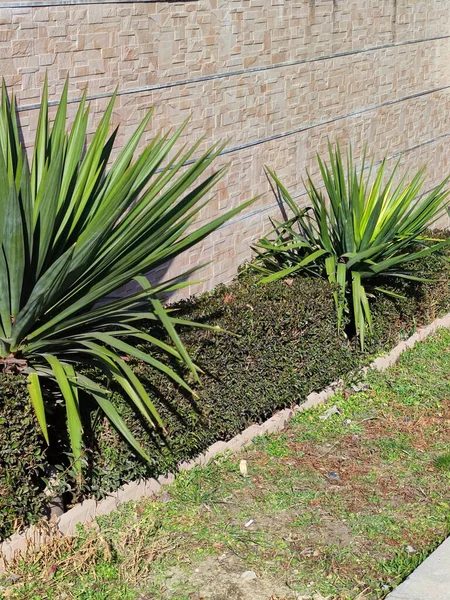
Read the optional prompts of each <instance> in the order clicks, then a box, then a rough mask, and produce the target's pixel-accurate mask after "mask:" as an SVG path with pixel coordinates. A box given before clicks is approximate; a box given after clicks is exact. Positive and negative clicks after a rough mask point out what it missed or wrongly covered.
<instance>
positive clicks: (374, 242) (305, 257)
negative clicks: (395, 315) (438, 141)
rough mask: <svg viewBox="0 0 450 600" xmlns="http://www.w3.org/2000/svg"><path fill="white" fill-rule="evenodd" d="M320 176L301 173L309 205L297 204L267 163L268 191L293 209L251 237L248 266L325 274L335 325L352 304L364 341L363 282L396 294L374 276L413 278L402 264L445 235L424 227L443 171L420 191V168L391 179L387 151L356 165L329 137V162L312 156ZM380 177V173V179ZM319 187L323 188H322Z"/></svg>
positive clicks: (272, 275)
mask: <svg viewBox="0 0 450 600" xmlns="http://www.w3.org/2000/svg"><path fill="white" fill-rule="evenodd" d="M317 160H318V164H319V168H320V173H321V176H322V180H323V184H322V185H321V186H320V187H318V186H316V185H315V184H314V182H313V180H312V178H311V177H310V175H309V173H308V174H307V182H306V189H307V193H308V196H309V199H310V201H311V206H308V207H307V208H300V207H298V206H297V204H296V203H295V202H294V200H293V199H292V197H291V196H290V194H289V192H288V191H287V189H286V188H285V187H284V186H283V184H282V183H281V181H280V180H279V178H278V177H277V176H276V174H275V173H274V172H273V171H271V170H269V169H268V175H269V178H270V179H271V182H272V186H273V189H274V191H275V193H277V194H279V195H280V196H281V198H282V200H284V202H285V203H286V204H287V206H288V207H289V209H290V210H291V212H292V214H293V216H292V217H291V218H289V219H287V220H286V221H285V222H277V221H274V220H272V225H273V227H274V229H273V231H272V232H271V233H270V234H269V235H268V236H266V237H264V238H263V239H261V240H260V241H259V243H258V244H256V245H255V248H254V249H255V251H256V254H257V256H256V260H255V262H254V263H253V264H252V268H253V269H255V270H257V271H259V272H262V273H264V274H265V277H264V278H262V280H261V281H262V282H269V281H273V280H275V279H279V278H282V277H286V276H290V275H293V274H295V273H299V272H301V271H303V272H307V273H309V274H313V275H319V276H323V277H327V278H328V279H329V281H330V282H331V283H332V284H333V287H334V289H335V291H334V297H335V301H336V306H337V319H338V327H339V328H340V327H341V326H342V322H343V315H344V310H345V309H346V307H347V306H348V305H351V306H352V312H353V320H354V325H355V327H356V331H357V333H358V334H359V336H360V341H361V346H362V347H363V346H364V336H365V329H366V324H367V325H368V327H369V330H370V329H371V327H372V318H371V312H370V306H369V300H368V286H372V289H376V290H378V291H380V292H384V293H386V294H391V295H393V296H398V294H395V293H393V292H392V291H390V290H387V289H385V288H383V287H381V286H380V285H379V284H380V280H381V279H386V280H388V279H392V278H393V277H399V278H403V279H411V280H419V281H420V279H419V278H418V277H416V276H415V275H414V274H413V273H411V272H409V271H408V270H406V269H405V268H404V267H405V264H406V263H410V262H411V261H414V260H418V259H420V258H421V257H423V256H425V255H428V254H431V253H433V252H437V251H439V250H440V249H441V248H442V247H443V246H444V245H446V244H448V243H449V242H450V240H445V241H437V240H434V239H432V238H430V237H428V236H427V235H426V231H427V229H429V228H430V227H431V226H432V225H433V224H434V223H435V222H436V221H437V220H438V219H439V218H440V217H441V216H442V215H443V214H444V213H445V210H446V208H447V203H446V202H445V199H446V198H447V196H448V193H449V192H448V191H445V190H444V187H445V185H446V183H447V181H448V180H447V179H446V180H445V181H444V182H442V183H441V184H440V185H439V186H437V187H436V188H435V189H433V191H432V192H431V193H428V194H424V195H423V196H421V195H420V192H421V190H422V187H423V184H424V171H423V170H421V171H419V172H418V173H417V174H416V175H415V176H414V177H413V178H412V179H411V181H409V182H408V183H406V176H404V177H402V178H400V180H399V181H397V182H396V179H397V175H398V167H399V163H397V164H396V166H395V168H394V169H393V171H392V173H391V175H390V176H389V177H388V178H386V177H385V174H386V173H385V172H386V159H385V160H383V161H382V163H381V165H379V167H378V170H375V169H374V162H373V160H372V161H371V163H370V165H369V168H368V169H366V168H365V162H366V155H365V154H364V157H363V161H362V167H361V169H360V170H358V169H357V167H356V164H355V162H354V160H353V157H352V153H351V149H350V150H349V152H348V154H347V161H346V164H345V165H344V161H343V158H342V154H341V151H340V148H339V145H336V146H335V147H334V148H333V147H332V146H331V144H330V145H329V164H326V163H324V162H323V161H322V160H321V158H320V156H318V157H317ZM386 179H387V180H386ZM322 190H323V191H322Z"/></svg>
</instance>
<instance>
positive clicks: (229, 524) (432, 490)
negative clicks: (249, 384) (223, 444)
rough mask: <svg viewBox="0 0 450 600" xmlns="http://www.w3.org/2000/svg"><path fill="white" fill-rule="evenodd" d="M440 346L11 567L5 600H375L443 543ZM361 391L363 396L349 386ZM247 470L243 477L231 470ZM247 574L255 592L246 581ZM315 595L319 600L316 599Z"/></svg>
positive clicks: (446, 358)
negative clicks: (329, 410) (328, 408)
mask: <svg viewBox="0 0 450 600" xmlns="http://www.w3.org/2000/svg"><path fill="white" fill-rule="evenodd" d="M449 373H450V332H448V331H442V332H440V333H439V334H438V335H436V336H434V337H433V338H430V339H429V340H428V341H427V342H425V343H423V344H419V345H418V346H417V347H416V348H415V349H414V350H412V351H410V352H408V353H406V354H404V355H403V357H402V358H401V359H400V361H399V363H398V364H397V365H396V366H395V367H393V368H391V369H390V370H388V371H387V372H386V373H384V374H380V373H371V374H369V376H368V378H367V381H366V383H365V385H364V386H362V387H363V389H362V390H361V391H357V392H355V391H354V389H353V388H352V385H351V382H349V383H348V384H347V388H346V389H345V390H344V392H343V393H342V394H341V395H339V396H337V397H336V398H334V399H333V400H332V403H333V404H336V405H337V406H338V408H339V410H340V412H339V413H337V414H334V415H332V416H330V417H329V418H328V419H325V420H322V419H320V418H319V417H320V415H323V413H324V412H325V408H324V407H319V408H317V409H314V410H310V411H307V412H304V413H300V414H298V415H297V416H296V418H295V419H294V421H293V422H292V423H291V425H290V426H289V428H288V429H287V430H286V431H284V432H283V433H281V434H279V435H272V436H267V437H263V438H259V439H258V440H257V441H256V442H255V443H254V444H253V445H252V446H251V447H249V448H248V449H247V450H246V451H245V452H243V453H241V455H239V456H225V457H221V458H220V459H218V460H216V461H215V462H214V463H213V464H211V465H209V466H208V467H207V468H203V469H195V470H193V471H190V472H185V473H181V474H180V475H179V477H178V478H177V480H176V482H175V484H174V485H172V486H171V487H170V488H168V489H167V490H166V491H164V493H163V495H162V496H161V497H160V498H159V500H158V501H153V502H152V501H150V500H145V501H142V502H140V503H128V504H126V505H124V506H122V507H121V508H120V509H119V511H118V512H117V513H114V514H112V515H109V516H107V517H103V518H100V519H98V521H97V522H96V523H95V524H94V525H93V526H92V527H90V528H88V529H85V530H84V529H82V530H80V533H79V535H78V537H76V538H74V539H70V540H68V539H64V538H62V539H55V540H54V541H53V542H52V544H50V545H49V546H48V547H46V548H45V549H44V550H43V551H41V552H39V553H37V554H35V555H30V556H29V557H28V558H27V559H26V560H20V561H16V563H14V564H13V565H11V567H10V571H11V573H13V574H14V576H15V577H16V578H17V577H18V579H17V581H16V582H15V583H14V584H8V583H7V582H4V584H3V586H4V588H3V593H4V594H5V597H9V598H15V599H17V600H41V599H42V600H43V599H49V600H53V599H57V598H58V599H66V600H71V599H82V600H85V599H86V600H88V599H89V600H106V599H108V600H115V599H117V600H119V599H120V600H150V599H155V600H157V599H158V600H200V599H204V600H225V599H226V600H287V599H291V598H292V599H293V598H297V597H299V596H300V597H303V596H304V597H317V598H322V597H323V598H330V599H333V600H350V599H352V600H355V599H357V598H358V599H360V600H362V599H367V600H369V599H373V600H375V599H380V598H383V597H384V596H385V595H386V594H387V593H388V592H389V591H390V590H391V589H392V588H393V587H395V586H396V585H397V584H398V583H399V582H400V581H401V580H402V579H404V578H405V577H406V576H407V575H408V574H409V573H410V572H411V571H412V570H413V569H414V568H415V567H416V566H417V565H418V564H419V563H420V562H421V561H422V560H423V559H424V557H425V556H427V555H428V554H429V553H430V552H431V551H432V550H433V549H434V548H435V547H436V546H437V545H438V544H439V543H440V542H441V541H442V540H443V539H444V538H445V537H446V536H447V535H448V533H449V530H450V507H449V495H448V489H449V484H450V454H449V451H448V450H449V442H450V428H449V423H450V375H449ZM359 387H361V386H359ZM242 458H245V459H246V460H247V464H248V477H243V476H242V475H241V473H240V470H239V462H240V460H241V459H242ZM247 571H253V572H254V574H256V579H248V580H247V579H246V577H252V576H253V574H252V573H250V574H248V573H247V575H246V576H244V577H242V574H243V573H245V572H247ZM315 594H317V596H314V595H315Z"/></svg>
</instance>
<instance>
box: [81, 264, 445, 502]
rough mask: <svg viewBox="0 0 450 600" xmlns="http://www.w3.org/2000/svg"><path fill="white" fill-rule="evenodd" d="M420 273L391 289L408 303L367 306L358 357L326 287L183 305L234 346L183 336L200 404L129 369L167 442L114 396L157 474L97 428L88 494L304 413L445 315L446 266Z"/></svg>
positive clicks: (239, 289)
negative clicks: (307, 404) (337, 384)
mask: <svg viewBox="0 0 450 600" xmlns="http://www.w3.org/2000/svg"><path fill="white" fill-rule="evenodd" d="M416 270H417V272H418V273H420V274H421V275H422V276H425V277H428V278H434V279H436V281H434V282H432V283H427V284H409V285H408V284H406V283H405V282H403V283H399V284H397V285H395V286H392V290H395V291H397V292H400V293H404V294H407V295H408V296H407V299H405V300H393V299H391V298H388V297H386V296H385V295H378V296H377V297H376V298H375V299H373V303H372V308H373V318H374V332H373V336H372V337H371V338H370V340H368V342H367V344H366V351H365V352H364V353H363V352H361V350H360V349H359V345H358V342H357V341H356V340H354V339H353V340H349V339H346V338H345V337H344V336H343V335H337V331H336V313H335V307H334V302H333V299H332V296H331V293H330V287H329V285H328V283H326V282H324V281H322V280H320V279H308V278H303V277H299V278H295V279H293V280H292V281H289V283H286V282H275V283H273V284H270V285H265V286H261V285H257V284H256V279H255V278H254V277H251V276H248V275H247V274H246V275H243V276H242V275H241V277H240V278H238V279H237V280H235V281H234V282H232V283H231V284H230V285H227V286H219V287H218V288H216V289H215V290H214V291H213V292H212V293H210V294H205V295H203V296H200V297H197V298H194V299H191V300H188V301H185V302H181V303H179V305H178V308H179V310H180V312H181V313H182V314H183V316H185V317H187V318H190V319H192V320H201V321H204V322H206V323H210V324H212V325H220V326H221V327H222V328H223V329H226V330H228V331H232V332H235V333H237V334H238V336H239V337H237V336H233V335H226V334H219V335H217V334H215V333H213V332H209V331H205V330H192V329H186V330H185V331H183V332H182V339H183V341H184V343H185V344H186V346H187V348H188V350H189V352H190V354H191V356H192V357H193V358H194V360H195V361H196V362H197V364H199V365H200V366H201V367H202V368H203V369H204V371H205V373H204V375H203V376H202V387H200V388H199V389H198V390H197V392H198V394H199V398H198V400H196V401H194V400H193V399H192V398H190V397H189V396H187V395H186V394H185V393H184V392H183V390H180V389H179V388H177V387H176V386H175V385H173V384H171V383H170V382H168V381H167V380H166V379H164V378H163V377H162V376H160V375H159V374H156V373H155V372H154V371H153V370H152V369H150V368H149V367H148V366H146V365H142V364H136V363H135V368H136V369H137V370H138V371H139V377H140V378H141V380H142V381H143V383H144V385H145V387H146V388H147V389H149V390H151V391H152V392H153V396H154V397H155V398H156V404H157V407H158V410H159V411H160V413H161V415H162V417H163V420H164V423H165V426H166V428H167V431H168V435H167V437H164V436H162V435H158V434H157V433H155V432H154V431H148V430H147V429H146V428H145V425H144V424H143V423H142V422H141V421H139V420H136V418H135V415H134V414H131V411H130V409H129V408H128V405H126V404H125V403H124V402H123V400H122V398H121V395H120V393H118V392H117V391H116V392H115V394H114V403H115V405H116V407H117V408H118V410H119V412H120V413H121V414H122V416H123V417H124V418H125V420H126V421H127V423H128V425H129V427H130V428H131V429H132V431H133V434H134V435H135V436H136V437H137V439H138V440H139V441H140V442H141V444H142V445H143V446H144V447H145V448H146V449H147V451H148V453H149V455H150V456H151V457H152V458H153V464H152V465H151V467H150V468H149V467H148V466H147V465H144V464H143V463H142V462H141V461H139V460H138V459H136V458H135V457H134V456H133V454H132V452H131V451H130V450H129V448H128V447H127V446H126V445H124V444H123V443H122V441H121V440H120V438H119V437H118V436H117V434H116V433H115V432H114V431H112V430H111V429H110V427H108V426H107V425H103V427H102V431H101V434H100V436H99V439H98V447H97V449H96V451H95V453H94V454H93V455H92V461H91V469H92V471H91V474H90V486H92V487H91V488H90V490H89V491H90V492H91V493H93V494H101V493H103V492H104V491H105V490H111V489H115V488H117V487H118V486H119V485H120V484H121V483H123V482H124V481H129V480H132V479H137V478H139V477H144V476H150V475H152V476H153V475H155V473H156V474H158V473H161V472H166V471H167V470H173V469H174V467H175V466H176V464H177V463H178V462H180V461H182V460H185V459H187V458H191V457H192V456H195V455H197V454H198V453H200V452H202V451H203V450H205V449H206V448H207V447H208V446H209V445H210V444H212V443H214V442H215V441H217V440H218V439H222V440H227V439H230V438H231V437H233V436H234V435H236V434H237V433H238V432H240V431H242V430H243V429H244V428H245V427H247V426H248V425H249V424H250V423H252V422H262V421H263V420H265V419H266V418H268V417H269V416H271V415H272V414H273V413H274V412H275V411H276V410H278V409H281V408H285V407H289V406H292V405H294V404H296V403H301V402H302V400H303V399H304V398H305V397H306V396H307V395H308V394H309V393H310V392H312V391H320V390H322V389H323V388H324V387H326V386H327V385H328V384H329V383H330V382H331V381H333V380H335V379H337V378H339V377H340V376H342V375H343V374H345V373H347V372H349V371H351V370H354V369H356V368H358V367H359V366H362V365H364V364H368V363H369V362H370V361H371V360H372V359H373V357H374V355H375V354H378V353H380V352H382V351H384V350H387V349H390V348H391V347H392V346H394V345H395V344H396V343H397V342H398V340H399V339H401V338H406V337H408V336H409V335H411V334H412V333H413V331H414V328H415V327H416V326H418V325H421V324H425V323H428V322H430V321H432V320H433V319H434V318H436V317H437V316H439V315H441V314H443V313H444V312H448V311H449V310H450V265H449V264H448V263H446V262H444V261H443V260H442V259H439V258H436V257H431V258H428V259H425V260H424V261H422V263H421V265H420V268H419V267H417V269H416Z"/></svg>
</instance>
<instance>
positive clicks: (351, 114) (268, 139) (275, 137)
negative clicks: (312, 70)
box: [221, 85, 450, 154]
mask: <svg viewBox="0 0 450 600" xmlns="http://www.w3.org/2000/svg"><path fill="white" fill-rule="evenodd" d="M445 90H450V85H444V86H442V87H439V88H434V89H432V90H425V91H424V92H417V93H415V94H410V95H408V96H403V97H402V98H396V99H395V100H386V102H381V103H380V104H374V105H372V106H367V107H366V108H361V109H359V110H354V111H352V112H349V113H345V114H343V115H338V116H337V117H332V118H330V119H325V120H324V121H318V122H317V123H310V124H308V125H303V126H302V127H298V128H296V129H291V130H289V131H284V132H282V133H274V134H273V135H269V136H268V137H265V138H260V139H259V140H254V141H252V142H247V143H246V144H241V145H239V146H232V147H231V148H226V149H225V150H223V151H222V152H221V154H231V153H232V152H238V151H239V150H244V149H246V148H252V147H253V146H259V145H260V144H265V143H267V142H272V141H275V140H279V139H282V138H285V137H288V136H291V135H295V134H297V133H302V132H303V131H309V130H310V129H315V128H316V127H322V126H323V125H329V124H330V123H336V122H337V121H342V120H343V119H349V118H351V117H357V116H359V115H363V114H365V113H368V112H371V111H374V110H379V109H380V108H385V107H387V106H393V105H395V104H400V103H401V102H407V101H408V100H415V99H417V98H423V97H425V96H429V95H430V94H435V93H437V92H443V91H445Z"/></svg>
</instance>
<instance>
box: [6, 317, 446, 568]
mask: <svg viewBox="0 0 450 600" xmlns="http://www.w3.org/2000/svg"><path fill="white" fill-rule="evenodd" d="M442 327H444V328H447V329H450V313H448V314H447V315H445V316H444V317H442V318H440V319H436V320H435V321H433V322H432V323H430V325H427V326H426V327H423V328H421V329H419V330H418V331H417V332H416V333H415V334H414V335H412V336H411V337H410V338H408V339H407V340H405V341H402V342H400V343H399V344H397V345H396V346H395V347H394V348H393V349H392V350H391V351H390V352H389V353H388V354H385V355H383V356H380V357H379V358H377V359H375V360H374V361H373V362H372V363H371V364H370V365H369V366H368V367H365V368H364V369H363V370H362V371H363V372H367V371H368V370H369V369H375V370H377V371H385V370H386V369H387V368H388V367H390V366H392V365H393V364H395V363H396V362H397V360H398V359H399V358H400V356H401V354H403V352H405V350H408V349H409V348H412V347H413V346H415V345H416V343H417V342H420V341H423V340H425V339H426V338H427V337H428V336H430V335H431V334H433V333H434V332H435V331H437V330H438V329H439V328H442ZM341 384H342V380H339V381H336V382H334V383H332V384H330V385H329V386H328V387H327V388H325V389H324V390H323V391H322V392H320V393H317V392H312V393H311V394H309V395H308V396H307V397H306V400H305V402H304V403H302V404H299V405H296V406H295V407H294V408H293V409H289V408H285V409H284V410H280V411H278V412H276V413H275V414H274V415H273V416H272V417H271V418H270V419H268V420H267V421H265V422H264V423H262V424H261V425H250V427H247V429H244V431H243V432H242V433H240V434H238V435H236V436H235V437H233V438H232V439H231V440H229V441H228V442H223V441H218V442H215V443H214V444H213V445H212V446H210V447H209V448H208V449H207V450H206V452H204V453H203V454H200V456H198V457H197V458H194V459H193V460H190V461H184V462H182V463H180V464H179V465H178V471H188V470H190V469H192V468H194V467H196V466H204V465H207V464H208V463H209V462H210V461H211V460H212V459H213V458H215V457H216V456H217V455H218V454H223V453H224V452H227V451H228V452H231V453H235V452H238V451H239V450H242V448H244V447H245V446H248V445H249V444H250V443H251V442H252V441H253V440H254V439H255V438H256V437H258V436H260V435H265V434H267V433H276V432H278V431H282V430H283V429H284V428H285V427H286V425H287V424H288V422H289V421H290V420H291V419H292V417H293V416H294V415H295V413H298V412H303V411H304V410H307V409H309V408H312V407H314V406H319V405H320V404H324V403H325V402H326V401H327V400H328V399H329V398H331V397H333V396H334V395H335V393H336V391H337V390H338V388H339V387H340V385H341ZM174 480H175V475H174V474H173V473H169V474H167V475H161V476H160V477H158V479H153V478H151V479H146V480H141V481H132V482H130V483H127V484H125V485H124V486H122V487H121V488H120V489H119V490H117V491H116V492H114V493H113V494H110V495H108V496H107V497H106V498H104V499H103V500H100V501H98V502H97V501H96V500H94V499H87V500H84V501H83V502H81V503H80V504H77V505H76V506H74V507H73V508H71V509H70V510H68V511H67V512H66V513H64V514H63V515H61V517H59V518H58V519H57V520H56V522H55V523H54V527H53V529H54V531H56V532H59V533H60V534H62V535H68V536H70V535H74V534H75V533H76V529H77V525H78V524H86V523H90V522H91V521H93V520H94V519H95V517H98V516H102V515H108V514H109V513H111V512H113V511H115V510H116V509H117V508H118V507H119V506H120V505H121V504H123V503H124V502H128V501H130V500H139V499H141V498H149V497H156V496H157V494H158V493H159V492H160V491H161V488H162V487H163V486H166V485H169V484H170V483H172V482H173V481H174ZM47 529H48V531H45V530H43V529H42V528H39V527H38V526H33V525H32V526H31V527H28V528H27V529H26V530H25V531H24V532H23V533H15V534H13V535H12V536H11V537H10V538H8V539H6V540H5V541H4V542H3V543H2V544H0V575H1V574H2V573H3V572H5V568H6V563H7V562H8V561H10V560H11V559H12V558H13V557H14V556H15V555H16V553H20V552H23V551H24V550H26V549H27V548H28V547H29V546H32V547H33V548H38V547H39V546H42V545H43V544H45V543H46V542H47V541H49V540H50V539H51V538H52V537H53V536H54V532H53V533H52V528H51V527H50V528H47Z"/></svg>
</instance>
